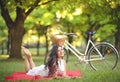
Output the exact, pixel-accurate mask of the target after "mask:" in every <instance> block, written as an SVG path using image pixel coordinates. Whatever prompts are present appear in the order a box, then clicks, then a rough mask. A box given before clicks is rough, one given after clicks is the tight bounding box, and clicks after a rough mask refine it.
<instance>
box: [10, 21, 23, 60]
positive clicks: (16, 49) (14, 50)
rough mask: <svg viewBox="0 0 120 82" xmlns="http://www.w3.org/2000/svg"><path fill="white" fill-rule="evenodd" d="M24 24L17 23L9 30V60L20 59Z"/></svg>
mask: <svg viewBox="0 0 120 82" xmlns="http://www.w3.org/2000/svg"><path fill="white" fill-rule="evenodd" d="M23 26H24V24H23V23H22V24H21V23H17V25H15V24H14V27H13V28H12V29H10V40H11V41H10V45H11V46H10V56H9V58H17V59H22V55H21V44H22V39H23V35H24V28H23Z"/></svg>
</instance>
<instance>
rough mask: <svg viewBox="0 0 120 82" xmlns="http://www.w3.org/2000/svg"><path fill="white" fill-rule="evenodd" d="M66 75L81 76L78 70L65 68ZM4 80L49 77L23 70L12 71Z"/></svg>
mask: <svg viewBox="0 0 120 82" xmlns="http://www.w3.org/2000/svg"><path fill="white" fill-rule="evenodd" d="M67 75H68V76H70V77H79V78H82V74H81V73H80V71H79V70H67ZM4 79H5V81H12V82H15V81H18V80H31V81H32V80H50V79H51V78H50V77H40V76H39V75H36V76H30V75H27V74H26V73H25V72H14V73H12V74H11V75H10V76H5V78H4Z"/></svg>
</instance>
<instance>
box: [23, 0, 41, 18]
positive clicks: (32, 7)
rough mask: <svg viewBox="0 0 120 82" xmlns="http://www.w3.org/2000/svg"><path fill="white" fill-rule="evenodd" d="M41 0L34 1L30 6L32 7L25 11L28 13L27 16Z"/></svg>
mask: <svg viewBox="0 0 120 82" xmlns="http://www.w3.org/2000/svg"><path fill="white" fill-rule="evenodd" d="M40 1H41V0H36V2H35V3H34V5H33V6H31V7H30V9H29V10H28V11H27V12H26V13H25V14H26V17H27V16H28V15H29V14H30V13H31V12H32V11H33V10H34V9H35V8H36V7H37V5H38V3H39V2H40Z"/></svg>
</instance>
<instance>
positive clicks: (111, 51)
mask: <svg viewBox="0 0 120 82" xmlns="http://www.w3.org/2000/svg"><path fill="white" fill-rule="evenodd" d="M95 47H96V48H97V50H98V51H99V52H100V53H101V55H102V58H103V59H100V58H101V56H100V55H99V53H98V51H97V50H96V49H95ZM95 47H91V48H90V50H89V51H88V60H89V61H88V62H89V64H90V66H91V67H92V68H93V69H94V70H105V69H107V70H109V69H114V68H115V67H116V66H117V62H118V52H117V50H116V49H115V48H114V47H113V46H112V45H111V44H109V43H100V44H97V45H95Z"/></svg>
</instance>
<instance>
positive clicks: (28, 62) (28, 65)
mask: <svg viewBox="0 0 120 82" xmlns="http://www.w3.org/2000/svg"><path fill="white" fill-rule="evenodd" d="M21 48H22V49H23V52H24V53H25V71H26V72H28V71H29V70H30V69H32V68H33V67H35V63H34V61H33V59H32V56H31V53H30V51H29V50H28V49H27V48H25V47H23V46H22V47H21Z"/></svg>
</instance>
